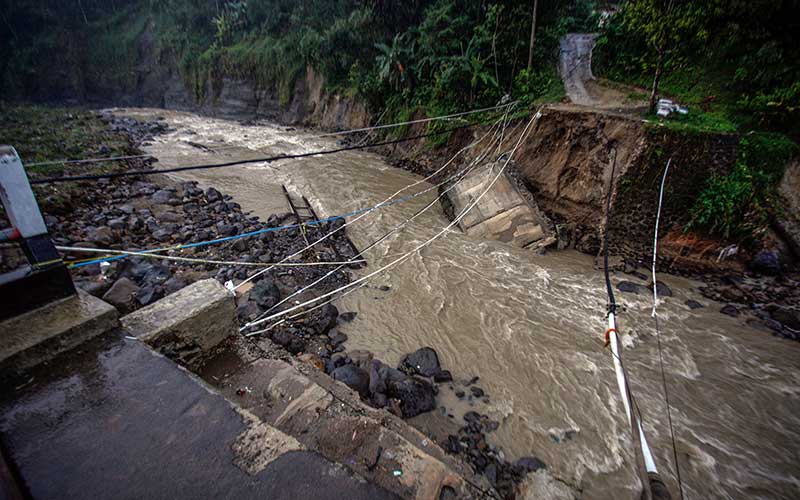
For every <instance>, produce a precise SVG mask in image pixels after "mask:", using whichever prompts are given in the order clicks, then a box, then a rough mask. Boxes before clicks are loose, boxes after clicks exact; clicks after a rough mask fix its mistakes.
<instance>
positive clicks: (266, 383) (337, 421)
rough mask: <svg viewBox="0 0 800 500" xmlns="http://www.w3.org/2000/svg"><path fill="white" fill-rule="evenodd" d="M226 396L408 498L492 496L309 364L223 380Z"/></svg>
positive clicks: (265, 367)
mask: <svg viewBox="0 0 800 500" xmlns="http://www.w3.org/2000/svg"><path fill="white" fill-rule="evenodd" d="M300 370H306V371H305V372H303V373H301V372H300ZM312 378H313V380H312ZM220 390H221V391H222V392H223V394H225V395H226V396H227V397H228V398H229V399H231V400H232V401H234V402H236V403H237V404H239V405H240V406H242V407H243V408H244V409H245V410H246V411H247V412H249V413H252V414H253V415H255V416H257V417H258V418H259V419H261V420H262V421H264V422H266V423H268V424H270V425H273V426H275V427H276V428H278V429H279V430H280V431H282V432H284V433H286V434H289V435H291V436H294V437H295V438H296V439H297V440H298V441H299V442H301V443H302V444H303V445H304V446H306V447H307V448H308V449H309V450H314V451H317V452H319V453H321V454H322V455H323V456H325V457H326V458H328V459H329V460H332V461H335V462H339V463H344V464H347V465H348V466H349V467H350V468H351V469H352V470H353V471H354V472H356V473H357V474H359V475H361V476H363V477H365V478H366V479H367V480H369V481H373V482H374V483H375V484H377V485H380V486H381V487H383V488H386V489H387V490H389V491H391V492H393V493H395V494H397V495H399V496H401V497H404V498H419V499H423V498H424V499H436V498H439V495H440V494H441V493H442V491H445V490H446V491H448V492H453V493H455V494H456V495H457V498H471V497H477V496H480V495H481V494H482V491H484V490H489V489H490V487H489V486H488V484H487V483H485V481H481V478H479V477H475V476H474V475H473V474H472V473H471V471H468V470H467V469H466V468H462V467H461V466H460V465H457V464H456V461H455V460H453V459H452V457H448V456H447V455H446V454H445V452H444V451H443V450H442V449H441V448H439V446H438V445H436V443H434V442H433V440H431V439H430V438H427V437H426V436H424V435H422V434H421V433H419V432H418V431H416V430H415V429H412V428H411V427H410V426H409V425H408V424H406V423H405V422H403V421H402V420H401V419H399V418H397V417H395V416H394V415H391V414H389V413H388V412H386V411H384V410H376V409H374V408H370V407H368V406H366V405H364V404H363V403H362V402H361V400H360V399H359V397H358V395H357V394H356V393H355V392H353V391H352V390H351V389H350V388H349V387H347V386H345V385H344V384H342V383H339V382H335V381H333V380H331V379H330V378H328V377H325V376H324V375H323V374H322V373H321V372H318V371H317V370H315V369H314V368H313V367H311V366H310V365H308V364H303V363H298V364H297V365H296V366H294V365H291V364H288V363H286V362H283V361H279V360H274V359H259V360H257V361H255V362H253V363H249V364H246V365H243V366H241V367H240V368H239V369H238V371H237V372H236V373H234V374H232V375H230V376H228V377H227V378H225V379H223V380H221V381H220ZM401 429H402V430H401ZM466 478H469V479H466ZM475 485H481V486H480V487H476V486H475Z"/></svg>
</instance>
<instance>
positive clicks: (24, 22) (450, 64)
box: [0, 0, 800, 238]
mask: <svg viewBox="0 0 800 500" xmlns="http://www.w3.org/2000/svg"><path fill="white" fill-rule="evenodd" d="M538 4H539V7H538V11H537V12H536V13H535V15H536V26H537V29H536V32H535V43H534V44H533V45H532V46H531V45H530V42H529V40H530V28H531V24H532V12H531V9H532V5H533V2H530V1H529V0H486V1H481V2H476V1H474V0H303V1H298V0H60V1H56V0H29V1H26V2H5V3H4V4H3V9H0V24H1V25H3V27H4V29H2V30H0V92H2V94H1V95H3V96H5V97H4V98H6V99H17V100H18V99H22V100H33V101H50V100H57V101H63V100H64V99H69V98H75V99H77V100H78V101H82V102H85V101H90V100H92V99H93V98H95V97H100V99H102V98H103V96H106V98H107V99H108V98H110V97H108V96H111V97H113V96H118V95H120V94H125V93H126V92H127V91H131V90H135V89H136V88H137V85H138V83H139V82H138V79H139V78H141V76H142V75H143V74H147V73H148V72H149V71H162V70H164V68H167V69H170V68H171V69H175V68H177V69H178V70H179V72H180V75H181V77H182V79H183V81H184V83H185V85H186V87H187V89H188V90H189V93H190V94H191V95H192V96H193V97H194V98H195V100H197V101H198V102H207V101H209V100H214V99H216V98H218V97H219V93H220V91H221V90H222V84H223V78H225V77H233V78H238V79H244V80H247V81H249V82H251V83H252V84H253V86H254V87H255V90H256V92H257V95H260V96H270V97H277V99H278V102H279V103H280V104H281V105H283V106H287V105H288V104H289V103H290V102H291V99H292V97H293V94H294V89H295V84H296V82H297V80H298V79H299V78H303V77H304V76H305V74H306V70H307V68H312V69H313V71H314V72H315V73H316V74H318V75H321V76H322V77H323V81H324V82H325V85H326V86H327V87H328V90H332V91H337V92H339V93H341V94H344V95H348V96H356V97H358V98H359V99H361V100H362V101H364V102H366V103H368V106H369V108H370V111H371V112H372V113H373V116H375V117H380V120H381V122H382V123H388V122H394V121H403V120H407V119H411V118H416V117H419V116H420V115H428V116H432V115H439V114H447V113H452V112H457V111H463V110H465V109H469V108H476V107H483V106H491V105H493V104H495V103H497V102H498V101H500V99H501V98H503V97H504V96H506V95H509V96H510V97H511V98H513V99H518V100H520V101H521V102H522V103H523V105H524V106H523V107H522V108H527V107H530V106H532V105H535V104H538V103H542V102H550V101H558V100H560V99H562V98H563V96H564V90H563V86H562V84H561V82H560V79H559V77H558V75H557V72H556V65H555V62H556V59H557V58H558V40H559V38H560V37H561V36H563V35H564V34H565V33H568V32H599V33H600V37H599V39H598V45H597V48H596V49H595V52H594V61H593V65H594V69H595V72H596V73H598V74H599V75H601V76H603V77H604V78H605V79H607V82H606V83H607V84H608V85H610V86H612V87H616V88H617V89H618V90H621V91H622V92H624V93H627V94H628V95H629V97H630V98H631V99H637V100H638V99H642V98H647V97H650V95H651V89H652V88H653V87H654V86H655V87H656V88H657V93H655V94H654V96H659V97H660V96H664V97H669V98H672V99H674V100H676V101H677V102H678V103H680V104H682V105H687V106H688V107H689V114H688V115H686V116H680V115H677V114H673V115H672V116H670V118H669V119H667V120H663V121H662V120H659V122H661V123H663V124H664V126H666V127H669V128H671V129H675V130H677V131H680V132H681V133H697V132H703V133H705V132H721V133H736V134H742V135H743V137H744V138H743V139H742V144H741V146H742V148H741V149H742V157H741V158H740V160H739V162H738V163H737V165H736V168H734V169H733V171H732V172H731V173H730V175H729V176H726V177H720V178H715V179H712V180H711V181H710V182H709V185H708V186H707V188H706V190H705V192H704V193H703V196H702V197H701V199H700V200H699V201H698V202H697V204H696V206H695V207H694V209H693V214H694V218H693V227H695V228H701V229H705V230H708V231H711V232H714V233H717V234H719V235H722V236H723V237H726V238H741V237H742V236H743V235H745V234H752V233H753V232H754V231H756V229H755V228H757V227H762V226H763V221H764V220H765V217H766V214H767V213H768V212H769V211H770V210H771V208H770V200H771V199H772V198H773V194H772V193H773V191H774V186H775V183H776V182H777V180H776V179H779V178H780V169H781V168H782V167H783V163H785V161H786V159H787V158H788V156H787V155H791V154H795V153H794V152H795V151H796V148H795V147H794V145H793V143H792V141H791V140H790V139H789V138H792V139H794V140H796V139H797V138H798V137H800V52H798V51H797V50H796V48H795V46H794V44H795V41H794V34H795V33H796V31H797V20H798V19H800V2H798V1H797V0H782V1H775V0H747V1H745V0H708V1H703V2H697V1H690V0H636V1H633V0H623V1H619V2H612V1H602V0H553V1H548V2H538ZM529 55H530V57H531V63H530V65H529V64H528V59H529ZM142 68H144V69H142ZM654 83H655V84H656V85H654ZM632 86H633V87H632ZM472 118H475V117H472ZM462 123H463V122H462ZM456 124H457V122H450V123H446V124H442V123H438V124H430V125H429V126H428V131H434V130H441V129H444V128H449V127H452V126H454V125H456ZM8 130H9V129H8V128H4V130H3V132H4V133H8ZM407 132H408V131H407V130H401V129H397V130H394V131H392V132H388V134H389V135H392V134H395V135H402V134H404V133H407ZM751 132H753V133H751ZM20 133H24V132H23V131H20ZM76 133H77V132H76ZM781 134H784V135H781ZM447 138H448V137H447V135H441V136H438V137H437V138H436V139H435V140H431V141H430V142H429V144H431V145H432V146H435V145H437V144H440V143H443V142H445V141H446V140H447ZM76 141H77V142H79V140H78V139H76ZM14 142H15V143H19V140H15V141H14ZM66 144H70V140H66ZM112 148H113V147H112ZM69 149H70V148H69V147H66V149H65V150H64V154H70V153H69ZM30 154H33V155H37V154H39V155H41V156H42V157H44V156H49V155H47V154H45V152H44V151H41V152H36V151H32V152H30ZM762 159H763V160H762ZM764 162H772V163H769V164H767V163H764Z"/></svg>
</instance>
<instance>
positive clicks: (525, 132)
mask: <svg viewBox="0 0 800 500" xmlns="http://www.w3.org/2000/svg"><path fill="white" fill-rule="evenodd" d="M540 116H541V108H540V109H538V110H537V111H536V114H535V115H534V116H533V117H532V118H531V120H530V121H529V122H528V123H527V125H526V126H525V128H524V130H523V131H522V133H521V134H520V136H519V139H518V140H517V142H516V144H515V145H514V147H513V149H512V150H511V152H510V153H509V155H508V157H507V159H506V161H505V163H504V164H503V166H502V167H501V168H499V169H498V172H497V174H496V175H495V176H494V177H493V178H492V180H491V181H490V182H489V183H488V185H487V186H486V188H485V189H484V190H483V191H482V192H481V193H480V194H479V195H478V196H477V197H476V198H475V199H474V200H473V201H472V202H471V203H470V204H469V205H467V206H466V207H465V208H464V209H463V210H462V211H461V213H459V215H458V216H456V217H455V218H454V219H453V221H451V222H450V224H448V225H447V226H445V227H444V228H443V229H442V230H441V231H439V232H438V233H436V234H435V235H434V236H432V237H430V238H428V239H427V240H425V241H423V242H422V243H420V244H419V245H417V246H416V247H415V248H414V249H412V250H411V251H409V252H406V253H405V254H403V255H402V256H400V257H398V258H397V259H395V260H393V261H391V262H390V263H388V264H386V265H384V266H382V267H381V268H379V269H377V270H375V271H373V272H372V273H369V274H367V275H365V276H362V277H361V278H359V279H357V280H355V281H353V282H351V283H348V284H347V285H344V286H342V287H339V288H337V289H335V290H332V291H330V292H327V293H325V294H322V295H319V296H318V297H315V298H313V299H310V300H307V301H305V302H303V303H301V304H297V305H295V306H293V307H290V308H288V309H285V310H283V311H280V312H277V313H275V314H272V315H270V316H268V317H266V318H262V319H260V320H258V321H255V322H252V323H250V326H256V325H258V324H262V323H266V322H267V321H272V320H274V319H276V318H280V317H282V316H286V315H288V314H289V313H291V312H294V311H297V310H299V309H302V308H304V307H306V306H308V305H310V304H313V303H315V302H318V301H321V300H324V299H326V298H328V297H331V296H333V295H336V294H337V293H339V292H341V291H344V290H347V289H349V288H352V287H354V286H357V285H359V284H361V283H363V282H365V281H367V280H369V279H371V278H372V277H374V276H376V275H378V274H381V273H383V272H384V271H386V270H388V269H390V268H392V267H394V266H396V265H397V264H399V263H401V262H403V261H405V260H406V259H408V258H409V257H410V256H411V255H413V254H415V253H416V252H418V251H419V250H421V249H422V248H425V247H426V246H428V245H430V244H431V243H433V242H434V241H436V240H437V239H439V238H440V237H441V236H442V235H443V234H445V233H446V232H448V231H449V230H450V229H451V228H452V227H454V226H455V225H456V224H458V223H459V222H460V221H461V220H462V219H463V218H464V217H465V216H466V214H467V213H468V212H469V211H470V210H472V208H474V207H475V206H476V205H477V204H478V203H479V202H480V200H481V199H482V198H483V197H484V196H485V195H486V193H488V192H489V190H491V188H492V187H493V186H494V184H495V183H496V182H497V180H498V179H499V178H500V176H501V175H502V174H503V172H505V169H506V167H507V166H508V164H509V163H510V161H511V158H513V156H514V153H516V151H517V149H518V148H519V146H520V144H521V143H522V141H523V140H524V138H526V137H527V135H528V132H529V130H530V128H531V126H532V125H533V124H534V123H535V121H536V120H538V119H539V117H540Z"/></svg>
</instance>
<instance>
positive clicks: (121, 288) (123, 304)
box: [103, 278, 139, 314]
mask: <svg viewBox="0 0 800 500" xmlns="http://www.w3.org/2000/svg"><path fill="white" fill-rule="evenodd" d="M138 292H139V287H138V286H136V283H134V282H133V281H131V280H129V279H128V278H120V279H118V280H117V281H115V282H114V284H113V285H111V288H109V289H108V291H107V292H106V293H105V294H104V295H103V300H105V301H106V302H108V303H109V304H111V305H112V306H114V307H116V308H117V309H118V310H119V311H120V312H122V313H123V314H127V313H129V312H131V311H133V310H134V309H135V307H136V294H137V293H138Z"/></svg>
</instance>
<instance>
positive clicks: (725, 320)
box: [116, 109, 800, 499]
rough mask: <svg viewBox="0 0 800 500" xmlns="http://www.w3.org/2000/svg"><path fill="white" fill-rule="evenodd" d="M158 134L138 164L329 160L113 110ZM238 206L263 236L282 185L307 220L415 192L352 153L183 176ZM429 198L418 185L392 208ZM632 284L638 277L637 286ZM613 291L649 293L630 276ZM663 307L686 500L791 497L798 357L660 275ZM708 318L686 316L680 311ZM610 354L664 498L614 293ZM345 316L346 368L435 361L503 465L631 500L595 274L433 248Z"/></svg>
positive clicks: (405, 239)
mask: <svg viewBox="0 0 800 500" xmlns="http://www.w3.org/2000/svg"><path fill="white" fill-rule="evenodd" d="M116 112H117V113H119V114H126V115H128V116H133V117H136V118H142V119H148V120H152V119H154V118H155V117H157V116H163V117H164V118H165V120H166V121H167V123H168V124H169V125H170V126H171V127H172V128H173V129H174V131H172V132H169V133H167V134H164V135H161V136H159V137H157V138H156V139H155V140H154V142H153V143H152V144H150V145H147V146H146V147H145V148H144V149H145V151H147V152H148V153H150V154H153V155H154V156H155V157H157V158H158V160H159V161H158V163H157V164H156V166H157V168H166V167H173V166H183V165H193V164H202V163H218V162H225V161H231V160H237V159H251V158H258V157H263V156H272V155H277V154H288V153H304V152H309V151H315V150H322V149H330V148H335V147H337V146H336V139H335V138H331V137H318V135H319V134H318V133H317V132H314V131H306V130H298V129H293V128H287V127H282V126H278V125H274V124H269V123H258V124H255V125H254V124H248V125H244V124H241V123H239V122H236V121H231V120H222V119H216V118H209V117H202V116H199V115H195V114H191V113H183V112H173V111H164V110H147V109H127V110H116ZM170 175H175V176H176V178H178V179H181V180H196V181H198V182H199V183H200V184H201V187H207V186H211V185H213V186H215V187H217V188H219V189H220V190H222V191H223V192H225V193H227V194H231V195H233V196H234V199H235V201H236V202H238V203H240V204H241V205H242V207H243V209H245V210H249V211H252V213H253V214H254V215H258V216H260V217H262V218H263V219H266V217H267V216H269V215H270V214H272V213H275V212H284V211H286V210H287V207H286V205H285V201H284V197H283V194H282V191H281V185H286V187H287V188H288V189H289V190H290V191H294V192H295V193H297V194H301V195H304V196H306V197H307V198H308V200H309V201H310V202H311V204H312V205H313V206H314V208H315V209H316V210H317V213H318V214H319V215H320V216H321V217H326V216H333V215H338V214H344V213H348V212H352V211H354V210H358V209H361V208H364V207H369V206H374V205H376V204H378V203H380V202H382V201H383V200H384V199H386V198H387V197H388V196H389V195H391V194H393V193H395V192H396V191H398V190H400V189H401V188H403V187H404V186H407V185H410V184H412V183H414V182H417V181H418V180H420V178H419V177H418V176H416V175H414V174H411V173H409V172H406V171H404V170H400V169H397V168H394V167H392V166H390V165H389V164H388V163H387V162H386V161H385V160H384V159H383V158H382V157H381V156H379V155H377V154H375V153H371V152H366V151H350V152H345V153H338V154H335V155H328V156H318V157H308V158H304V159H298V160H281V161H278V162H274V163H269V164H263V163H262V164H258V163H255V164H251V165H248V166H237V167H230V168H225V169H212V170H199V171H187V172H181V173H180V174H170ZM426 187H429V185H428V184H421V185H419V186H417V187H415V188H413V189H410V190H409V191H407V192H405V193H403V194H410V193H413V192H417V191H419V190H421V189H424V188H426ZM435 197H436V190H435V189H433V190H430V191H429V192H428V193H425V194H424V195H421V196H419V197H416V198H413V199H411V200H408V201H407V202H404V203H399V204H396V205H392V206H391V207H387V208H384V209H381V210H377V211H375V212H372V213H370V214H369V215H368V216H366V217H364V218H363V219H361V220H359V221H358V222H355V223H354V224H352V225H350V226H349V227H348V232H349V235H350V237H351V239H352V240H353V242H354V243H355V244H356V246H357V247H359V248H364V247H366V246H367V245H368V244H370V243H371V242H372V241H373V240H375V239H377V238H378V237H380V236H381V235H383V234H384V233H385V232H387V231H389V230H390V229H392V228H393V227H395V226H396V225H398V224H400V223H402V222H403V221H404V220H406V218H407V217H409V216H411V215H413V214H414V213H415V212H416V211H418V210H419V209H420V208H422V207H424V206H425V205H426V204H428V203H429V202H430V201H431V200H433V199H434V198H435ZM448 223H449V221H448V220H447V218H446V217H445V215H444V213H443V211H442V209H441V206H440V205H439V204H438V203H437V204H435V205H434V206H433V207H432V208H431V209H430V210H428V211H426V212H425V213H424V214H422V215H421V216H419V217H418V218H416V219H415V220H414V222H412V223H411V224H409V225H407V226H406V227H405V228H404V230H402V231H399V232H398V233H396V234H394V235H392V236H391V237H390V238H388V239H387V240H386V241H385V242H383V243H382V244H380V245H378V246H376V247H375V248H374V249H372V250H370V251H369V252H367V253H366V258H367V260H368V262H369V265H368V266H367V267H366V268H364V269H362V270H359V271H358V272H357V273H356V274H355V277H358V276H362V275H364V274H367V273H371V272H373V271H374V270H375V269H378V268H379V267H380V266H382V265H385V264H387V263H388V262H390V261H391V260H393V259H394V258H396V256H398V255H399V254H401V253H403V252H407V251H410V250H412V249H413V248H415V247H416V246H417V245H419V244H420V243H421V242H423V241H425V240H426V239H428V238H430V237H431V236H433V235H434V234H436V233H437V232H439V231H440V230H441V229H442V228H443V227H445V226H447V224H448ZM643 271H644V270H643ZM612 279H613V281H614V282H615V283H617V282H619V281H621V280H623V279H624V280H628V281H634V282H638V283H641V284H644V283H645V282H644V281H642V280H640V279H638V278H636V277H633V276H630V275H623V274H619V275H615V276H613V277H612ZM659 279H660V280H662V281H663V282H665V283H666V284H667V285H668V286H669V287H670V289H671V290H672V292H673V296H671V297H666V298H664V299H663V301H662V303H661V304H660V306H659V316H660V326H661V344H662V348H663V362H664V369H665V374H666V382H667V385H668V387H669V390H670V397H671V401H672V404H673V405H672V406H673V409H672V417H673V421H674V425H675V439H676V448H677V454H678V460H679V463H680V467H681V474H682V478H683V486H684V490H685V493H686V498H696V499H700V498H719V499H728V498H730V499H739V498H765V499H766V498H770V499H773V498H785V499H790V498H797V497H798V496H800V465H798V451H797V450H799V449H800V343H797V342H792V341H788V340H783V339H780V338H776V337H773V336H771V335H770V334H769V333H768V332H765V331H761V330H756V329H754V328H751V327H750V326H748V325H746V324H745V323H744V321H743V320H742V319H740V318H731V317H728V316H725V315H723V314H720V312H719V310H720V308H721V307H722V306H723V304H719V303H713V302H710V301H708V300H706V299H704V298H703V297H702V296H701V295H700V294H699V293H698V292H697V287H698V286H700V283H698V282H693V281H691V280H687V279H684V278H677V277H673V276H669V275H659ZM688 299H693V300H696V301H698V302H700V303H701V304H703V305H704V306H705V307H703V308H701V309H696V310H691V309H690V308H689V307H688V306H687V305H686V304H685V302H686V300H688ZM617 300H618V302H619V303H621V304H622V305H623V306H624V310H623V312H622V313H621V314H620V316H619V326H620V330H621V333H622V335H623V344H624V345H625V349H624V352H623V356H624V359H625V360H626V367H627V369H628V371H629V374H630V382H631V387H632V390H633V392H634V394H635V397H636V400H637V403H638V406H639V407H640V409H641V412H642V414H643V419H644V427H645V431H646V432H647V437H648V440H649V442H650V446H651V448H652V449H653V451H654V453H655V456H656V462H657V465H658V466H659V471H660V472H661V475H662V477H663V478H664V479H665V481H666V482H667V484H668V485H669V487H670V489H671V491H672V492H673V495H675V496H677V483H676V481H675V468H674V465H673V463H674V459H673V451H672V444H671V440H670V434H669V427H668V423H667V416H666V407H665V403H664V395H663V390H662V384H661V372H660V371H659V356H658V349H657V342H656V336H655V329H654V323H653V319H652V318H651V314H650V313H651V307H652V297H651V296H650V295H648V294H647V293H642V294H640V295H635V294H628V293H621V292H617ZM335 304H336V305H337V307H338V308H339V310H340V311H342V312H345V311H354V312H357V313H358V315H357V317H356V318H355V320H354V321H353V322H352V323H349V324H348V325H346V326H344V327H343V328H342V330H343V331H344V332H345V333H346V334H347V335H348V336H349V341H348V343H347V348H348V350H353V349H366V350H369V351H372V352H373V353H375V355H376V357H378V358H380V359H383V360H384V361H386V362H387V363H389V364H395V363H397V361H399V358H400V356H401V355H402V354H403V353H406V352H410V351H413V350H415V349H418V348H419V347H422V346H430V347H433V348H434V349H435V350H436V351H437V352H438V354H439V357H440V360H441V363H442V365H443V367H445V368H447V369H449V370H450V371H452V373H453V375H454V377H455V379H456V380H457V381H458V380H462V379H468V378H471V377H472V376H474V375H477V376H479V377H480V380H479V381H478V383H477V384H476V385H478V386H479V387H480V388H482V389H483V390H484V391H486V393H487V394H488V395H489V402H488V403H485V402H483V401H481V400H480V399H476V400H474V401H472V402H471V404H472V405H473V406H470V402H468V401H463V400H459V399H458V398H457V397H456V396H455V394H454V391H455V390H458V384H456V385H454V390H450V389H449V388H448V387H447V386H443V390H442V391H441V393H440V403H441V404H443V405H445V406H446V407H447V408H448V410H449V412H451V413H453V414H454V415H455V416H456V418H460V415H462V414H463V412H464V411H466V410H468V409H474V410H476V411H479V412H481V413H487V414H489V415H490V416H492V417H493V418H494V419H496V420H498V421H499V422H500V423H501V425H500V427H499V429H498V430H497V431H495V432H494V433H492V434H490V439H491V440H492V442H493V443H494V444H495V445H497V446H499V447H500V448H501V449H502V450H503V451H504V453H505V454H506V456H507V457H508V458H516V457H521V456H526V455H536V456H537V457H539V458H541V459H542V460H543V461H544V462H545V463H546V464H547V466H548V473H549V475H550V476H552V477H553V478H556V479H557V480H558V482H560V483H562V484H564V485H566V486H567V487H568V488H566V489H564V491H565V492H566V491H567V490H568V492H570V493H571V494H572V495H573V496H574V497H576V498H592V499H593V498H634V497H635V494H634V491H635V490H636V484H637V481H636V476H635V467H634V455H633V452H632V445H631V440H630V438H629V434H630V433H629V429H630V428H629V426H628V424H627V422H626V421H625V415H624V413H623V409H622V404H621V400H620V398H619V396H618V393H617V390H616V381H615V378H614V371H613V364H612V358H611V354H610V351H609V350H608V349H604V348H603V334H604V332H605V310H606V294H605V288H604V282H603V276H602V271H601V270H598V269H596V268H595V266H594V259H593V258H592V257H591V256H588V255H584V254H580V253H577V252H573V251H561V252H548V253H546V254H545V255H537V254H535V253H534V252H531V251H526V250H523V249H518V248H513V247H510V246H507V245H505V244H502V243H499V242H492V241H483V240H480V239H475V238H471V237H468V236H466V235H464V234H462V233H460V232H459V231H457V230H452V231H449V232H447V233H446V234H445V235H444V236H443V237H442V238H440V239H438V240H436V241H435V242H433V244H431V245H430V246H427V247H425V248H424V249H423V250H421V251H419V252H416V253H415V254H414V255H412V256H411V257H410V258H409V259H408V260H406V261H404V262H402V263H401V264H400V265H398V266H397V267H395V268H392V269H390V270H387V272H386V273H384V274H381V275H379V276H377V277H375V278H374V279H373V280H371V281H370V282H369V284H368V286H366V287H364V288H361V289H359V290H357V291H355V292H354V293H351V294H349V295H347V296H345V297H344V298H342V299H340V300H339V301H337V302H336V303H335ZM567 498H568V497H567Z"/></svg>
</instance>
